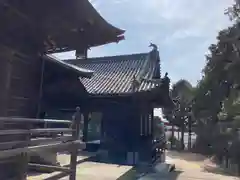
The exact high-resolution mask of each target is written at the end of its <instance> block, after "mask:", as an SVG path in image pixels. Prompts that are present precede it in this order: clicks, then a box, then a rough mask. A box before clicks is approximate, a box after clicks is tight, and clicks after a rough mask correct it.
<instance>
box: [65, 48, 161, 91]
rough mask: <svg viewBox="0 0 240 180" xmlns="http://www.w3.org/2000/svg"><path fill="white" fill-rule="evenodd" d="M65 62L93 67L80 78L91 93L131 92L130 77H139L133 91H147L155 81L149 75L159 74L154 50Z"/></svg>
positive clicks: (157, 60)
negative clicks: (86, 75)
mask: <svg viewBox="0 0 240 180" xmlns="http://www.w3.org/2000/svg"><path fill="white" fill-rule="evenodd" d="M156 52H157V54H156ZM156 55H157V56H156ZM156 57H158V58H156ZM67 62H68V63H71V64H74V65H77V66H78V67H81V68H85V69H90V70H92V71H94V74H93V77H92V78H91V79H86V78H81V82H82V83H83V85H84V86H85V88H86V90H87V91H88V92H89V93H91V94H124V93H132V92H133V81H134V78H135V79H137V80H139V81H138V83H137V86H136V88H135V92H136V91H137V92H139V91H147V90H150V89H152V88H154V87H156V85H157V84H156V83H154V82H152V81H151V79H153V77H156V76H159V78H160V67H159V66H160V65H159V55H158V51H155V53H153V52H150V53H141V54H132V55H120V56H111V57H98V58H89V59H87V60H67Z"/></svg>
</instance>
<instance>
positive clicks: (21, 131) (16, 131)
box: [0, 128, 73, 135]
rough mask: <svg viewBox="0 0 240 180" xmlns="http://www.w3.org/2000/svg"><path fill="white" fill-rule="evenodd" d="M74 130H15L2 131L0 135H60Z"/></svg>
mask: <svg viewBox="0 0 240 180" xmlns="http://www.w3.org/2000/svg"><path fill="white" fill-rule="evenodd" d="M72 131H73V130H72V129H70V128H43V129H31V130H23V129H14V130H1V131H0V135H15V134H19V135H20V134H40V133H60V132H65V133H69V132H72Z"/></svg>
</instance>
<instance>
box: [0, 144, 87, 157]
mask: <svg viewBox="0 0 240 180" xmlns="http://www.w3.org/2000/svg"><path fill="white" fill-rule="evenodd" d="M71 145H74V146H77V147H78V149H83V148H85V143H83V142H82V141H80V140H76V141H71V142H67V143H54V144H47V145H39V146H30V147H24V148H16V149H9V150H4V151H0V159H5V158H8V157H13V156H16V155H18V154H21V153H30V154H31V153H35V152H39V151H43V150H49V149H50V150H53V149H61V148H67V147H68V146H71Z"/></svg>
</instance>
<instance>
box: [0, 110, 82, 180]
mask: <svg viewBox="0 0 240 180" xmlns="http://www.w3.org/2000/svg"><path fill="white" fill-rule="evenodd" d="M77 114H78V115H77ZM75 115H76V116H75V117H76V119H75V121H74V122H75V124H74V126H71V124H72V121H67V120H53V119H28V118H11V117H0V163H3V162H4V163H5V162H6V163H7V162H9V159H11V160H13V161H15V162H17V166H16V168H17V169H16V170H17V173H16V176H17V177H14V178H13V179H17V180H25V179H26V178H27V171H28V167H29V166H31V167H37V168H41V167H44V168H48V169H51V170H53V171H61V172H64V173H65V175H66V176H69V177H70V180H75V179H76V166H77V152H78V149H79V148H84V146H85V144H84V143H82V142H81V141H80V140H79V136H78V135H79V127H80V121H81V120H80V117H81V116H80V111H77V112H76V113H75ZM39 123H48V124H52V123H58V124H66V127H69V128H34V127H36V125H37V124H39ZM45 150H46V151H48V150H51V151H52V150H54V151H56V152H58V151H62V150H65V151H66V150H68V151H69V152H70V154H71V160H70V167H69V168H65V167H61V166H48V165H42V164H31V163H29V157H30V155H31V154H32V153H36V152H39V151H41V152H42V151H45ZM12 168H13V167H12ZM1 173H4V172H1ZM0 179H2V178H1V177H0Z"/></svg>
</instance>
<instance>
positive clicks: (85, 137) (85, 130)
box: [83, 112, 89, 142]
mask: <svg viewBox="0 0 240 180" xmlns="http://www.w3.org/2000/svg"><path fill="white" fill-rule="evenodd" d="M83 117H84V123H83V142H86V141H87V140H88V125H89V113H88V112H84V114H83Z"/></svg>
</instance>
